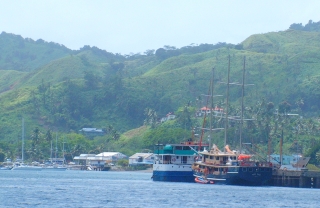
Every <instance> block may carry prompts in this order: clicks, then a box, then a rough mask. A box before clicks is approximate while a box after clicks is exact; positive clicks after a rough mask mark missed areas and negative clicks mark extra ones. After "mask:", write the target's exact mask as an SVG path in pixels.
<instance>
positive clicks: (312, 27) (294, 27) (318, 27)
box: [289, 20, 320, 32]
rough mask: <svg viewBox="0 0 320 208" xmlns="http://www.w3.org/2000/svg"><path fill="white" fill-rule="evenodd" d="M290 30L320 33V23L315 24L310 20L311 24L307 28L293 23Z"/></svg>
mask: <svg viewBox="0 0 320 208" xmlns="http://www.w3.org/2000/svg"><path fill="white" fill-rule="evenodd" d="M289 29H292V30H302V31H316V32H319V31H320V21H319V22H313V21H312V20H309V22H308V23H307V24H306V25H305V26H303V25H302V23H293V24H291V25H290V27H289Z"/></svg>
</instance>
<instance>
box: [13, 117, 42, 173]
mask: <svg viewBox="0 0 320 208" xmlns="http://www.w3.org/2000/svg"><path fill="white" fill-rule="evenodd" d="M21 140H22V148H21V161H19V162H16V163H15V164H14V166H13V168H12V169H11V170H31V171H41V170H42V167H40V166H33V165H26V164H24V163H23V159H24V158H23V157H24V119H23V118H22V136H21Z"/></svg>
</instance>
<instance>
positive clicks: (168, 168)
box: [152, 164, 194, 182]
mask: <svg viewBox="0 0 320 208" xmlns="http://www.w3.org/2000/svg"><path fill="white" fill-rule="evenodd" d="M152 179H153V181H166V182H194V176H193V172H192V169H191V165H172V164H154V165H153V175H152Z"/></svg>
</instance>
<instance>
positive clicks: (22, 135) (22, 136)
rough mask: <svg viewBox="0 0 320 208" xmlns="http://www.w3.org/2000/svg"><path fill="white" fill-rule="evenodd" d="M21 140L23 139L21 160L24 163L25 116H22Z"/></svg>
mask: <svg viewBox="0 0 320 208" xmlns="http://www.w3.org/2000/svg"><path fill="white" fill-rule="evenodd" d="M21 140H22V145H21V160H22V163H23V161H24V118H22V131H21Z"/></svg>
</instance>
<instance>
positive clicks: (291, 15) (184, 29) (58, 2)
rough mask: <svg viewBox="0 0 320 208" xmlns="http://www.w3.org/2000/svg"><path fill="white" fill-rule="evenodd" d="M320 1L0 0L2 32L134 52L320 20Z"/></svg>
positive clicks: (236, 39) (235, 39)
mask: <svg viewBox="0 0 320 208" xmlns="http://www.w3.org/2000/svg"><path fill="white" fill-rule="evenodd" d="M319 8H320V1H318V0H304V1H302V0H290V1H289V0H28V1H27V0H10V1H8V0H0V32H2V31H4V32H6V33H12V34H16V35H21V36H22V37H23V38H31V39H33V40H38V39H43V40H44V41H47V42H55V43H59V44H62V45H64V46H66V47H67V48H70V49H72V50H79V49H80V48H82V47H83V46H85V45H89V46H91V47H93V46H96V47H98V48H100V49H103V50H106V51H108V52H111V53H120V54H122V55H130V54H136V53H141V54H143V53H144V52H145V51H147V50H156V49H158V48H161V47H163V46H165V45H169V46H174V47H177V48H181V47H184V46H189V45H192V44H193V45H199V44H204V43H208V44H216V43H218V42H226V43H232V44H238V43H241V42H242V41H244V40H245V39H246V38H248V37H249V36H251V35H253V34H262V33H268V32H277V31H284V30H286V29H288V28H289V26H290V25H291V24H292V23H302V24H303V25H305V24H307V23H308V21H309V20H313V21H314V22H319V21H320V12H319Z"/></svg>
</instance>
